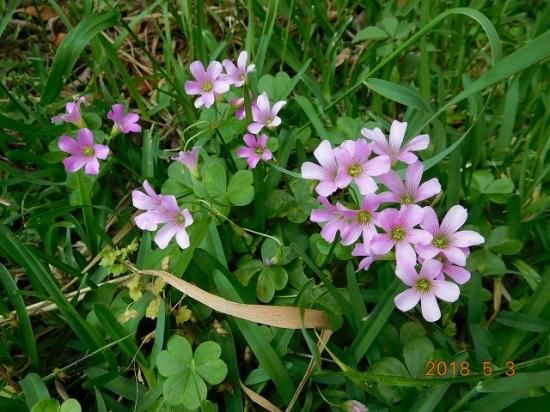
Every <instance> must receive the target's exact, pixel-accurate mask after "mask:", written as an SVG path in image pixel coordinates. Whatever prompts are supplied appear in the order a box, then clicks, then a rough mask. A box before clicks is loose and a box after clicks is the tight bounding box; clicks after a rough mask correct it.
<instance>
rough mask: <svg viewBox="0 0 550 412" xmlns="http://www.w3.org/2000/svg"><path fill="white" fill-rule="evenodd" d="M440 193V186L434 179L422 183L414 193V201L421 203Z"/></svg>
mask: <svg viewBox="0 0 550 412" xmlns="http://www.w3.org/2000/svg"><path fill="white" fill-rule="evenodd" d="M438 193H441V184H440V183H439V180H437V178H436V177H434V178H432V179H430V180H428V181H427V182H424V183H422V184H421V185H420V187H419V188H418V189H417V191H416V201H417V202H421V201H423V200H426V199H429V198H430V197H432V196H435V195H437V194H438Z"/></svg>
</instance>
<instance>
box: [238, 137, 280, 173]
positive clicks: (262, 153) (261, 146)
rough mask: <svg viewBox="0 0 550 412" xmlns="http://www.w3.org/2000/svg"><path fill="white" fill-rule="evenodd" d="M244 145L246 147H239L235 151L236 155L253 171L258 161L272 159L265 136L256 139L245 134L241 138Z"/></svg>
mask: <svg viewBox="0 0 550 412" xmlns="http://www.w3.org/2000/svg"><path fill="white" fill-rule="evenodd" d="M243 140H244V142H245V143H246V147H244V146H241V147H239V149H238V150H237V155H238V156H239V157H241V158H245V159H246V161H247V162H248V166H250V168H251V169H254V168H255V167H256V165H257V164H258V162H259V161H260V160H266V161H267V160H269V159H271V157H272V154H271V152H270V151H269V149H268V148H267V136H266V135H265V134H261V135H259V136H258V139H257V140H256V138H255V137H254V135H251V134H250V133H247V134H245V135H244V138H243Z"/></svg>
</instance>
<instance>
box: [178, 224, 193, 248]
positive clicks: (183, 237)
mask: <svg viewBox="0 0 550 412" xmlns="http://www.w3.org/2000/svg"><path fill="white" fill-rule="evenodd" d="M176 242H177V243H178V245H179V247H180V248H182V249H187V248H188V247H189V245H190V244H191V243H190V242H189V235H188V234H187V231H186V230H185V228H178V230H177V232H176Z"/></svg>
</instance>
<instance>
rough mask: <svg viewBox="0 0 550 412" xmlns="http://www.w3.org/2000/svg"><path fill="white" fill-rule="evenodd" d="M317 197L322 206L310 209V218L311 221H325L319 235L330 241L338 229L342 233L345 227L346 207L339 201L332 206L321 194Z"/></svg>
mask: <svg viewBox="0 0 550 412" xmlns="http://www.w3.org/2000/svg"><path fill="white" fill-rule="evenodd" d="M318 199H319V202H320V203H321V204H322V205H323V206H324V208H322V209H314V210H312V211H311V217H310V218H311V221H312V222H316V223H322V222H324V223H325V225H324V226H323V229H321V237H322V238H323V239H325V240H326V241H327V242H329V243H331V242H333V241H334V239H335V238H336V233H337V232H338V231H340V234H342V233H343V232H344V230H345V229H346V225H347V217H346V216H345V215H344V211H345V210H346V208H345V207H344V206H343V205H342V204H341V203H340V202H338V203H336V206H334V205H333V204H332V203H330V202H329V201H328V200H327V198H326V197H323V196H319V197H318Z"/></svg>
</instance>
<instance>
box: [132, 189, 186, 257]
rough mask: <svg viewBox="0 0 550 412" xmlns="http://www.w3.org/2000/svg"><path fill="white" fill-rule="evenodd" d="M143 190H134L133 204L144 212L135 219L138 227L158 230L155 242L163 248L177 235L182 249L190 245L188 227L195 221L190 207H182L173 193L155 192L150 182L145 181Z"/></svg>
mask: <svg viewBox="0 0 550 412" xmlns="http://www.w3.org/2000/svg"><path fill="white" fill-rule="evenodd" d="M143 190H144V192H142V191H140V190H133V191H132V204H133V205H134V207H135V208H136V209H139V210H141V211H142V213H141V214H140V215H138V216H136V218H135V219H134V221H135V223H136V225H137V227H139V228H140V229H141V230H146V231H150V232H155V231H157V229H158V227H159V225H162V227H161V228H160V229H159V230H158V231H157V233H156V234H155V243H156V244H157V245H158V247H160V248H161V249H164V248H166V246H168V243H170V241H171V240H172V239H173V238H174V236H175V237H176V242H177V244H178V245H179V247H181V248H182V249H186V248H188V247H189V244H190V242H189V235H188V234H187V230H186V228H187V227H188V226H189V225H191V224H192V223H193V216H191V213H190V212H189V209H186V208H180V207H179V206H178V202H177V200H176V198H175V197H174V196H172V195H160V194H157V193H156V192H155V190H154V189H153V188H152V187H151V185H150V184H149V182H148V181H147V180H145V181H144V182H143Z"/></svg>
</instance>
